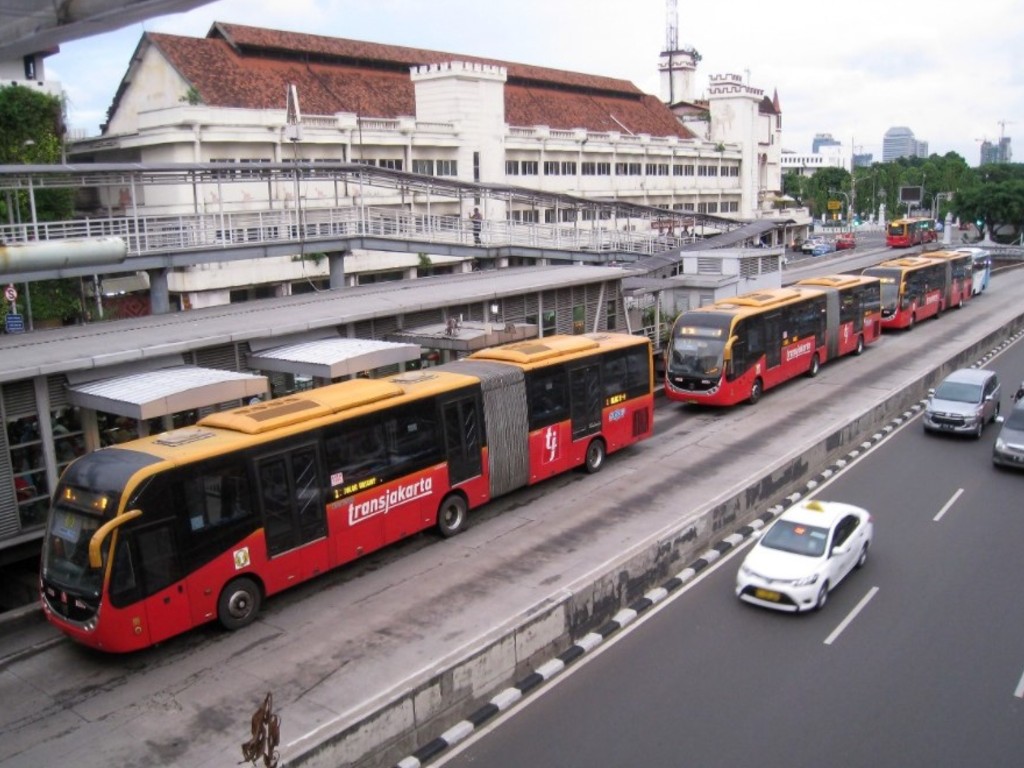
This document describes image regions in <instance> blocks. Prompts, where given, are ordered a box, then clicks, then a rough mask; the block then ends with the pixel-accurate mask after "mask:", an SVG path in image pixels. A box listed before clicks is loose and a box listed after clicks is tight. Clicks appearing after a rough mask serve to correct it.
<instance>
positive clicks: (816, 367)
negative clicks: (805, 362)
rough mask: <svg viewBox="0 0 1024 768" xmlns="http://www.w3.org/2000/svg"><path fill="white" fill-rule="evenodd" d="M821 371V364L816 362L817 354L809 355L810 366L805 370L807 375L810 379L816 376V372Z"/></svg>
mask: <svg viewBox="0 0 1024 768" xmlns="http://www.w3.org/2000/svg"><path fill="white" fill-rule="evenodd" d="M820 370H821V363H820V362H818V354H817V353H814V354H813V355H811V366H810V367H809V368H808V369H807V375H808V376H810V377H811V378H812V379H813V378H814V377H815V376H817V375H818V371H820Z"/></svg>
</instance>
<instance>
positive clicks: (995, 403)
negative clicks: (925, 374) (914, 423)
mask: <svg viewBox="0 0 1024 768" xmlns="http://www.w3.org/2000/svg"><path fill="white" fill-rule="evenodd" d="M999 395H1000V388H999V377H998V376H996V372H995V371H989V370H986V369H984V368H961V369H960V370H957V371H953V372H952V373H951V374H949V376H947V377H946V378H945V379H943V380H942V382H941V383H940V384H939V386H937V387H936V388H935V389H931V390H929V391H928V405H926V406H925V409H924V429H925V431H926V432H950V433H953V434H958V435H974V437H977V438H980V437H981V433H982V432H983V431H984V430H985V425H986V424H988V423H989V422H990V421H995V419H996V417H997V416H998V415H999Z"/></svg>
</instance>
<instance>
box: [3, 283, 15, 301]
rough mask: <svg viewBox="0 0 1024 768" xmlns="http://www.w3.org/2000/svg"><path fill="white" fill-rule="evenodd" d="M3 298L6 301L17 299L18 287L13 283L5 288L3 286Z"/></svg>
mask: <svg viewBox="0 0 1024 768" xmlns="http://www.w3.org/2000/svg"><path fill="white" fill-rule="evenodd" d="M4 298H5V299H7V300H8V301H17V300H18V289H17V288H15V287H14V285H8V286H7V287H6V288H4Z"/></svg>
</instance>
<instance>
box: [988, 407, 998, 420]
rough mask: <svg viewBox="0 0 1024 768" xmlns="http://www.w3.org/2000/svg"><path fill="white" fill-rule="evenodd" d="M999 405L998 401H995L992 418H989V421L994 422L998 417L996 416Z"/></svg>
mask: <svg viewBox="0 0 1024 768" xmlns="http://www.w3.org/2000/svg"><path fill="white" fill-rule="evenodd" d="M999 405H1000V403H996V409H995V411H993V413H992V418H991V419H989V421H991V422H995V420H996V419H997V418H998V416H999Z"/></svg>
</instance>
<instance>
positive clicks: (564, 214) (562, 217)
mask: <svg viewBox="0 0 1024 768" xmlns="http://www.w3.org/2000/svg"><path fill="white" fill-rule="evenodd" d="M558 219H559V221H576V209H575V208H563V209H561V210H560V211H559V212H558Z"/></svg>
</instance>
